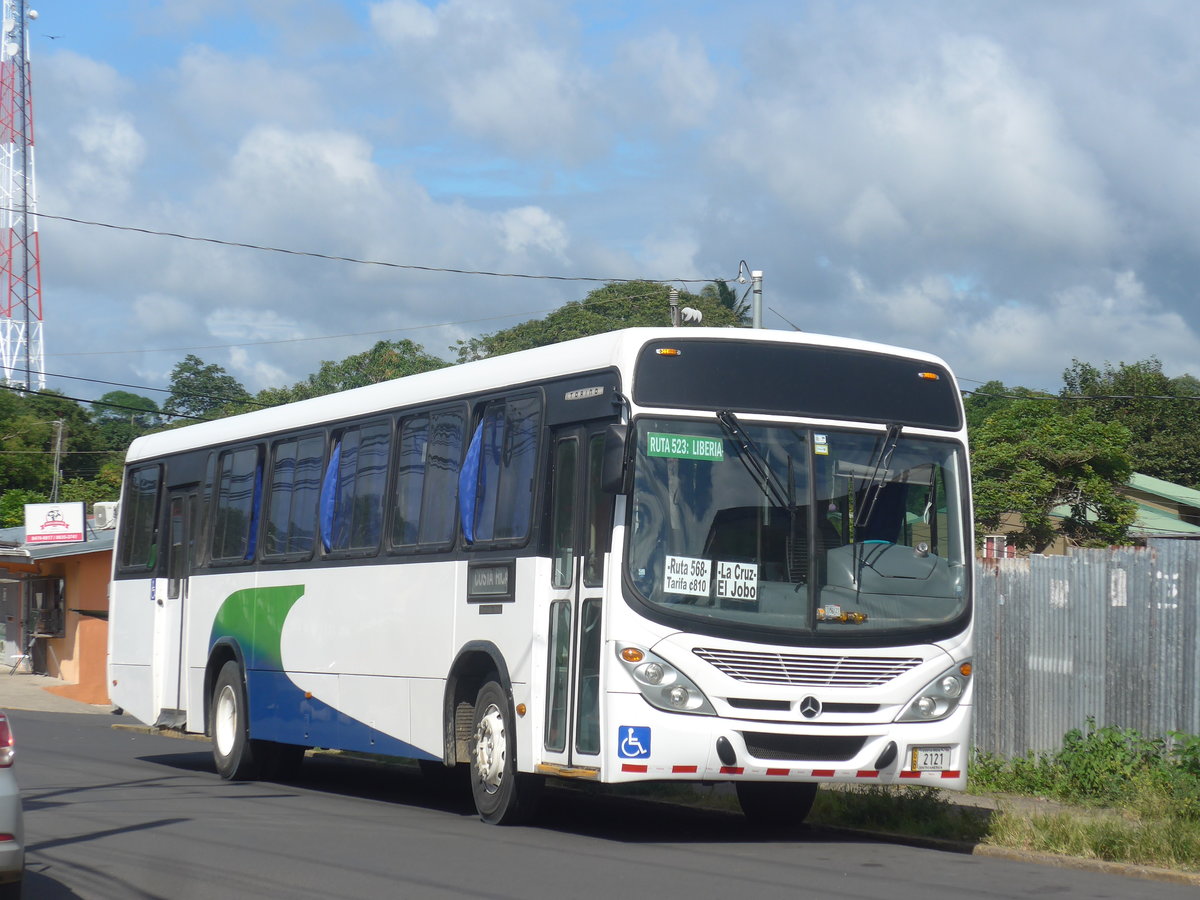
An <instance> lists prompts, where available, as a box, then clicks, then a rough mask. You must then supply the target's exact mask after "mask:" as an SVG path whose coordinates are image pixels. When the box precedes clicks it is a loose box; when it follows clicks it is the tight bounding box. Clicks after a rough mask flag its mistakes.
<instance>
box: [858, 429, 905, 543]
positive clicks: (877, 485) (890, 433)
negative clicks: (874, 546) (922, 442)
mask: <svg viewBox="0 0 1200 900" xmlns="http://www.w3.org/2000/svg"><path fill="white" fill-rule="evenodd" d="M898 443H900V426H899V425H889V426H888V427H887V434H885V435H884V436H883V443H882V444H881V445H880V446H879V453H878V454H877V455H876V457H875V470H874V471H873V472H872V473H871V481H870V483H869V484H868V485H867V488H866V491H864V493H863V502H862V503H861V504H860V505H859V508H858V513H857V515H855V517H854V527H855V528H862V527H864V526H865V525H866V524H867V523H868V522H870V521H871V513H873V512H874V511H875V504H876V502H877V501H878V500H879V495H880V494H881V493H882V492H883V482H884V479H885V478H886V477H887V467H888V465H889V464H890V463H891V461H892V454H893V453H895V452H896V445H897V444H898ZM880 473H882V476H883V477H881V476H880Z"/></svg>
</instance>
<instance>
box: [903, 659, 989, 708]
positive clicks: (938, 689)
mask: <svg viewBox="0 0 1200 900" xmlns="http://www.w3.org/2000/svg"><path fill="white" fill-rule="evenodd" d="M970 677H971V663H970V662H969V661H968V662H964V663H959V664H958V665H956V666H955V667H954V668H953V669H947V670H946V671H945V672H943V673H942V674H941V675H939V676H938V677H937V678H935V679H933V681H931V682H930V683H929V684H927V685H925V688H924V690H922V691H921V692H920V693H919V694H917V696H916V697H915V698H913V700H912V702H911V703H909V704H908V708H907V709H905V710H904V712H903V713H901V714H900V716H899V717H898V718H897V719H896V721H897V722H932V721H936V720H937V719H944V718H946V716H948V715H950V713H952V712H954V710H956V709H958V703H959V701H960V700H961V699H962V696H963V694H965V693H966V691H967V683H968V681H969V679H970Z"/></svg>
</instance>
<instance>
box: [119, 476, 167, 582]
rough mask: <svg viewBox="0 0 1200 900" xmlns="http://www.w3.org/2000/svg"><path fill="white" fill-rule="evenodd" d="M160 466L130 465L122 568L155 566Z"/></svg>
mask: <svg viewBox="0 0 1200 900" xmlns="http://www.w3.org/2000/svg"><path fill="white" fill-rule="evenodd" d="M161 482H162V467H161V466H143V467H142V468H140V469H131V470H130V471H129V475H128V477H127V478H126V480H125V500H124V502H123V503H122V504H121V555H120V561H121V568H123V569H153V568H154V564H155V562H156V557H157V542H158V489H159V485H160V484H161Z"/></svg>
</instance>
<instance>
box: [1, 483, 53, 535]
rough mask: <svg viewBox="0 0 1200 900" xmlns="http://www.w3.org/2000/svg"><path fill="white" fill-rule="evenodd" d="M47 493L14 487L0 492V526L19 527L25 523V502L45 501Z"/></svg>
mask: <svg viewBox="0 0 1200 900" xmlns="http://www.w3.org/2000/svg"><path fill="white" fill-rule="evenodd" d="M48 499H49V497H48V495H46V494H43V493H40V492H38V491H29V490H25V489H24V488H16V489H14V490H11V491H5V492H4V493H3V494H0V528H20V527H21V526H22V525H24V524H25V504H26V503H45V502H46V501H47V500H48Z"/></svg>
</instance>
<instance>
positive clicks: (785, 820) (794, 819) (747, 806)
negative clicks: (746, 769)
mask: <svg viewBox="0 0 1200 900" xmlns="http://www.w3.org/2000/svg"><path fill="white" fill-rule="evenodd" d="M737 796H738V803H740V804H741V806H742V813H743V814H744V815H745V816H746V821H748V822H749V823H750V824H751V825H753V826H754V827H756V828H764V829H771V830H774V831H783V832H786V831H792V830H795V829H796V828H798V827H799V826H800V825H802V824H804V820H805V819H806V818H808V814H809V812H811V811H812V807H813V801H814V800H815V799H816V798H817V785H816V784H812V783H809V782H805V781H739V782H737Z"/></svg>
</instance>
